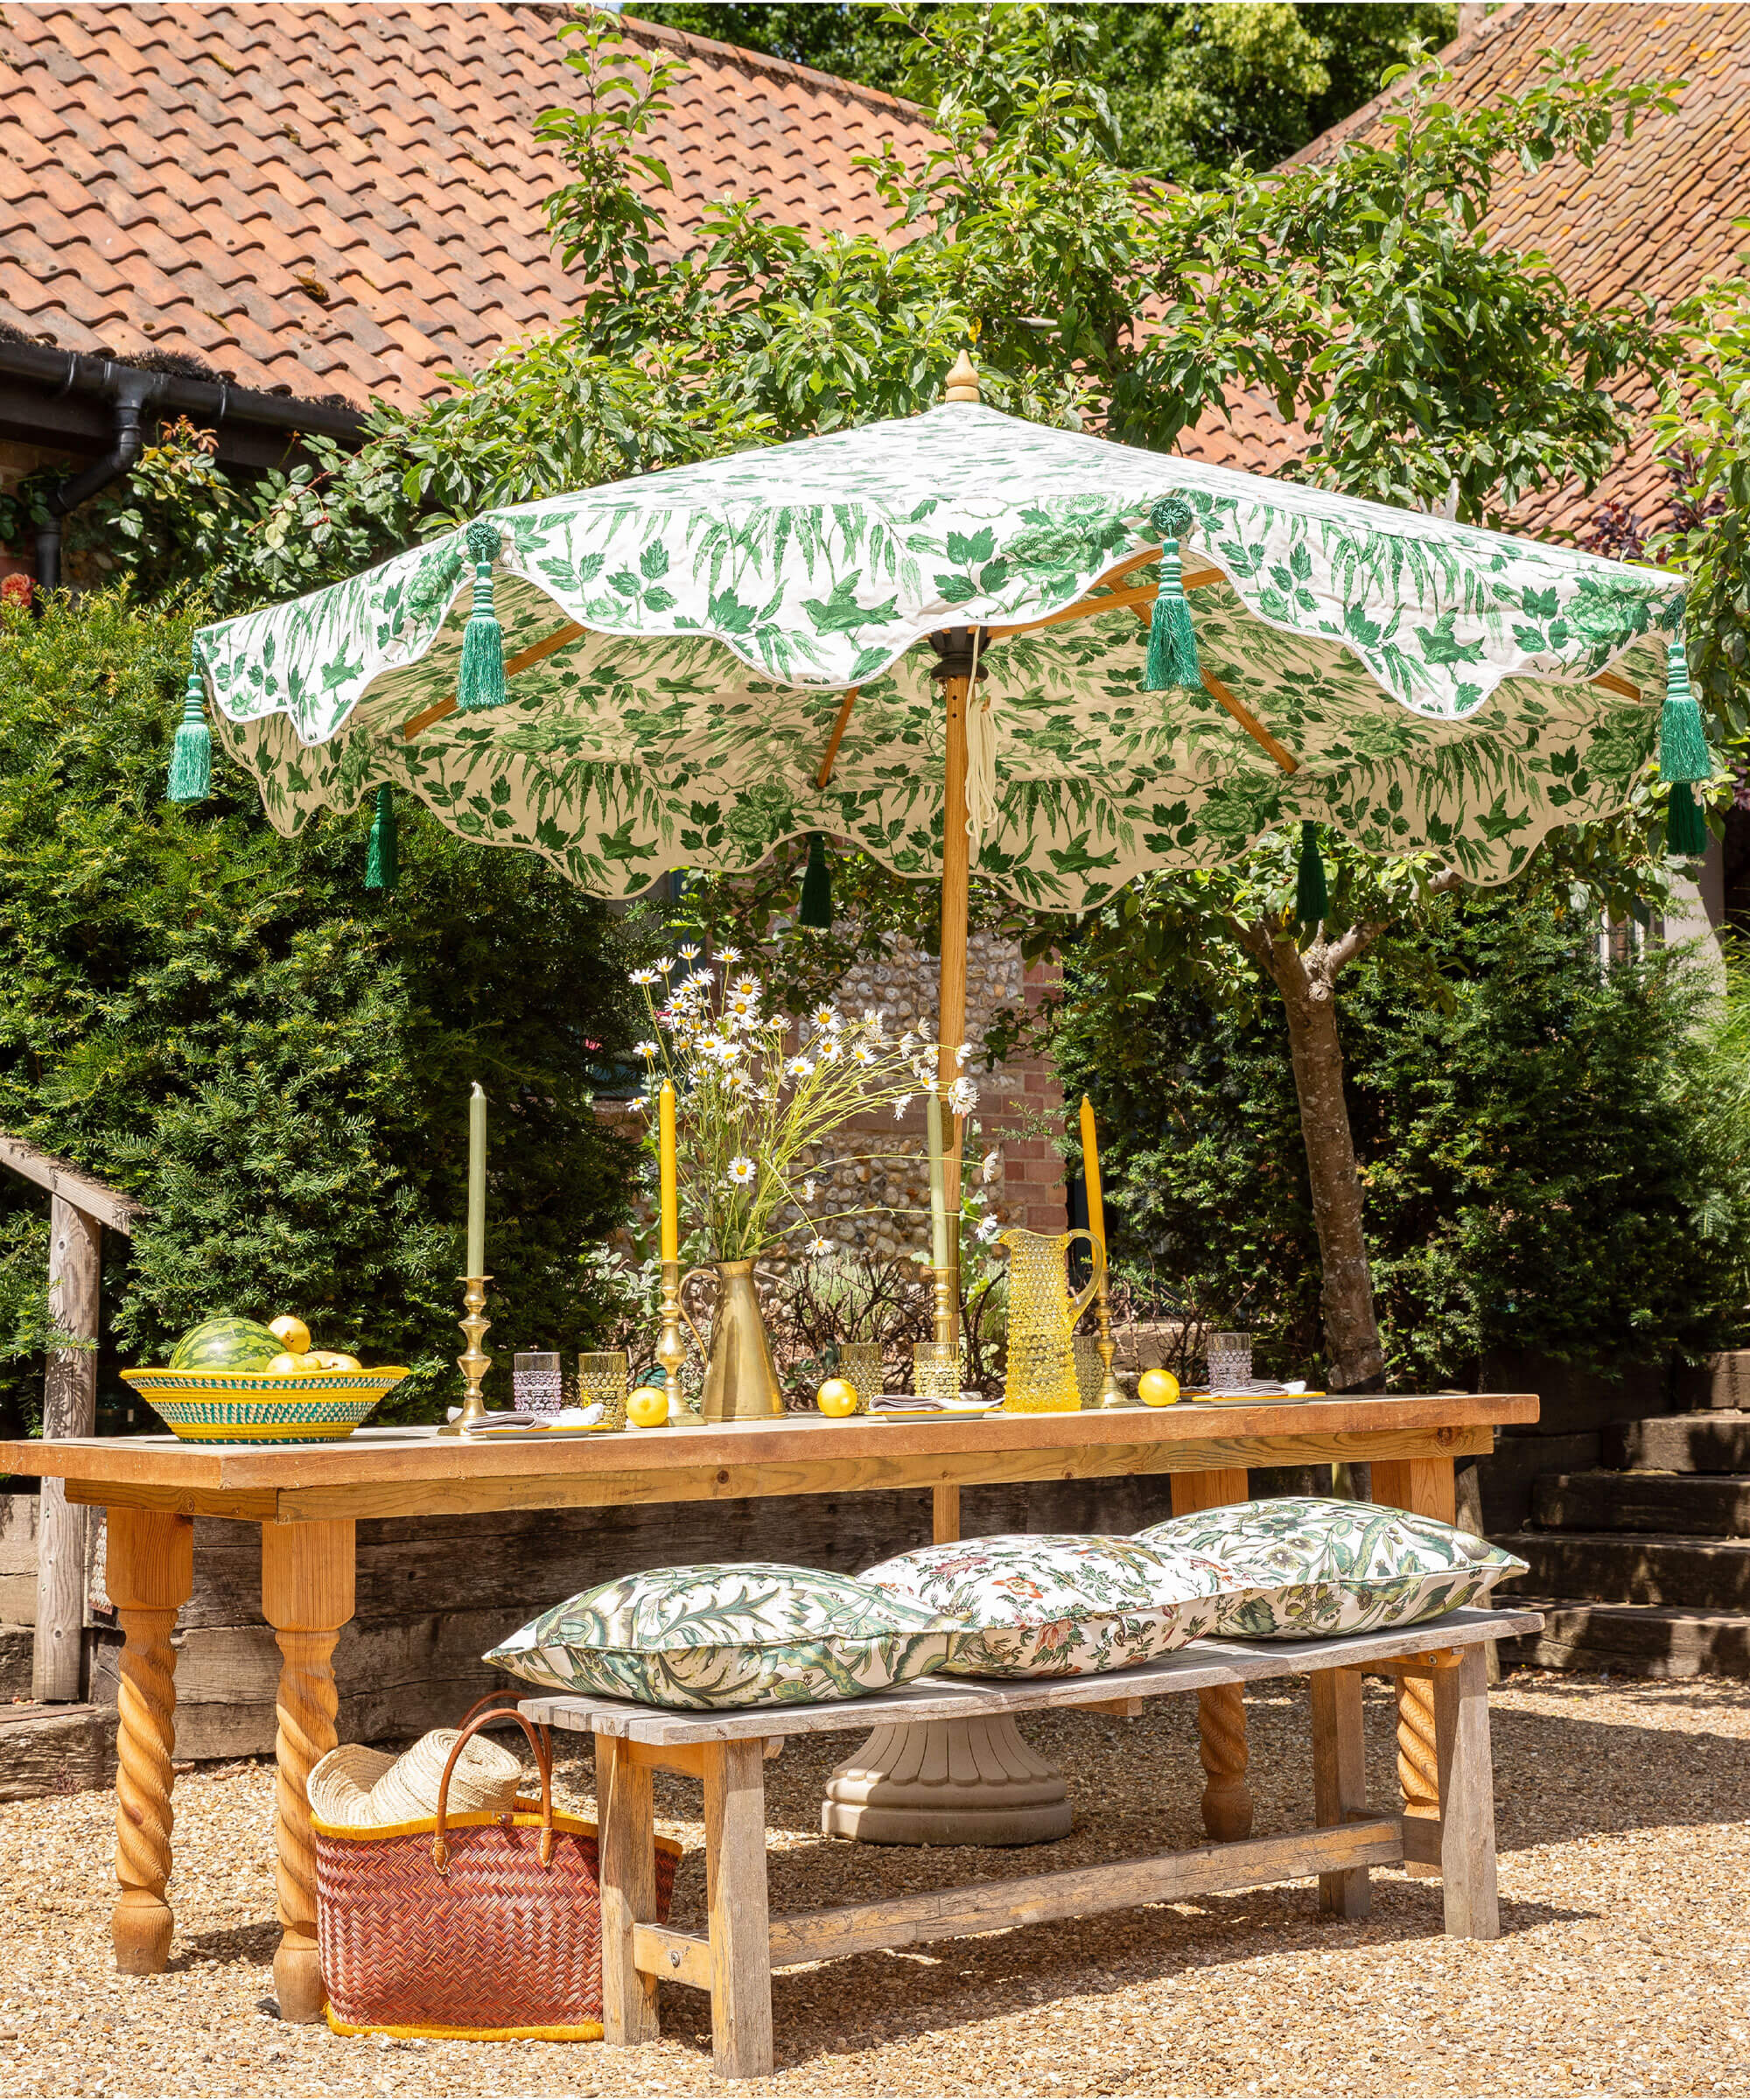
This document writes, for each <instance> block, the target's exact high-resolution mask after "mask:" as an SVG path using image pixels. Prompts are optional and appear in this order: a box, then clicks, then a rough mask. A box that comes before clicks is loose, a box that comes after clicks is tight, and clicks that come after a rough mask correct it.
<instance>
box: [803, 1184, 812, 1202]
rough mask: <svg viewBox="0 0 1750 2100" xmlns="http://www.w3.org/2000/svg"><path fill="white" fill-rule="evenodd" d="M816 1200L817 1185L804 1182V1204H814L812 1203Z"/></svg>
mask: <svg viewBox="0 0 1750 2100" xmlns="http://www.w3.org/2000/svg"><path fill="white" fill-rule="evenodd" d="M814 1200H815V1184H814V1183H813V1182H812V1181H804V1182H803V1184H802V1201H803V1202H804V1203H812V1202H813V1201H814Z"/></svg>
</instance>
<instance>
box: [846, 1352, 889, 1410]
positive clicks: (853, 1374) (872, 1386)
mask: <svg viewBox="0 0 1750 2100" xmlns="http://www.w3.org/2000/svg"><path fill="white" fill-rule="evenodd" d="M838 1375H839V1376H840V1377H841V1378H844V1379H845V1380H847V1381H848V1382H849V1383H851V1384H852V1385H854V1386H855V1387H856V1388H857V1397H858V1400H859V1401H861V1402H862V1404H863V1405H864V1406H865V1408H866V1407H867V1406H868V1405H869V1404H870V1402H871V1401H872V1400H878V1399H879V1398H880V1397H881V1345H880V1343H879V1341H842V1342H840V1343H839V1345H838Z"/></svg>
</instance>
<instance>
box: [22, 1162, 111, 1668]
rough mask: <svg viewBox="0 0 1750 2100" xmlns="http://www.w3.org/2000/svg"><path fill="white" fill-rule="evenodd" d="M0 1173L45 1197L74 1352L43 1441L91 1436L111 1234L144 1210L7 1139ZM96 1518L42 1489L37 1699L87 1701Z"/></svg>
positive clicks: (52, 1283) (54, 1281) (59, 1319)
mask: <svg viewBox="0 0 1750 2100" xmlns="http://www.w3.org/2000/svg"><path fill="white" fill-rule="evenodd" d="M0 1166H10V1167H11V1169H12V1171H13V1173H16V1174H22V1175H23V1176H24V1178H25V1180H27V1181H34V1182H35V1183H36V1185H37V1187H38V1188H45V1189H47V1191H48V1192H49V1195H50V1198H51V1204H50V1215H49V1319H50V1320H51V1322H52V1324H53V1326H54V1327H55V1329H56V1331H57V1333H58V1334H60V1335H62V1336H64V1337H65V1338H66V1341H67V1343H68V1345H69V1346H68V1347H66V1348H59V1349H52V1350H51V1351H50V1352H49V1358H48V1368H47V1371H46V1374H45V1377H44V1380H43V1434H44V1436H45V1437H88V1436H90V1435H92V1434H93V1433H94V1432H95V1429H96V1427H97V1329H98V1310H99V1307H98V1294H99V1289H100V1285H101V1280H102V1269H103V1228H104V1227H105V1226H106V1225H107V1226H109V1229H111V1231H113V1232H119V1233H123V1234H124V1235H128V1236H131V1234H132V1232H133V1228H134V1220H135V1219H136V1218H137V1217H138V1215H140V1207H139V1205H138V1204H137V1203H136V1202H135V1201H133V1200H132V1198H131V1197H129V1196H124V1195H123V1194H121V1192H120V1191H119V1190H118V1189H114V1188H109V1187H106V1186H105V1185H104V1184H103V1183H102V1181H95V1180H93V1179H92V1178H91V1176H90V1175H89V1174H86V1173H81V1172H80V1170H79V1168H78V1167H76V1166H69V1165H68V1163H67V1162H66V1160H65V1159H56V1158H55V1156H54V1154H53V1153H52V1152H39V1151H38V1148H37V1147H36V1146H35V1145H29V1144H27V1143H26V1142H25V1139H24V1138H13V1137H10V1136H8V1134H7V1133H6V1132H5V1131H0ZM89 1525H90V1512H89V1511H88V1510H86V1509H81V1508H80V1507H79V1506H78V1505H77V1504H75V1503H71V1502H68V1501H67V1499H66V1493H65V1492H64V1490H63V1488H62V1485H61V1483H60V1481H47V1480H45V1481H44V1482H43V1486H42V1502H41V1504H40V1506H39V1508H38V1514H37V1632H36V1640H35V1642H34V1644H33V1646H32V1648H31V1698H33V1699H55V1700H73V1699H80V1698H84V1696H85V1684H84V1672H85V1663H84V1646H85V1642H84V1633H85V1595H86V1562H87V1558H88V1551H89Z"/></svg>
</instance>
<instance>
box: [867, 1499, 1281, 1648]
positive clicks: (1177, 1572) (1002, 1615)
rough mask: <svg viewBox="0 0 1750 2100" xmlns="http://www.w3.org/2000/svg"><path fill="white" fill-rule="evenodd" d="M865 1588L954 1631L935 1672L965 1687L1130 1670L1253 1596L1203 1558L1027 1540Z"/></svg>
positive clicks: (1136, 1545) (918, 1558) (882, 1574)
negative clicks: (979, 1680)
mask: <svg viewBox="0 0 1750 2100" xmlns="http://www.w3.org/2000/svg"><path fill="white" fill-rule="evenodd" d="M863 1580H864V1581H865V1582H867V1583H873V1584H874V1585H875V1586H877V1587H878V1588H879V1589H882V1590H885V1591H886V1592H888V1593H890V1594H892V1595H893V1596H894V1597H902V1598H905V1599H907V1600H908V1601H909V1602H911V1603H912V1604H914V1605H916V1606H918V1607H921V1608H922V1609H924V1610H926V1611H934V1612H940V1613H941V1614H942V1616H943V1617H944V1618H952V1619H955V1620H957V1621H960V1622H961V1623H962V1625H963V1626H964V1627H965V1628H966V1629H967V1632H966V1636H965V1638H964V1639H963V1640H962V1641H961V1642H960V1643H959V1644H958V1646H957V1647H956V1651H955V1653H954V1654H953V1655H952V1656H950V1657H949V1659H948V1660H947V1661H946V1662H944V1663H942V1669H943V1670H944V1671H946V1672H947V1673H948V1674H949V1675H950V1676H955V1677H1084V1676H1091V1675H1094V1674H1096V1673H1097V1672H1099V1671H1102V1670H1124V1669H1128V1668H1129V1666H1130V1665H1131V1663H1147V1662H1150V1661H1152V1659H1153V1658H1154V1657H1155V1656H1164V1655H1166V1653H1167V1651H1168V1650H1169V1649H1175V1648H1182V1647H1183V1646H1184V1644H1185V1643H1186V1642H1187V1641H1194V1640H1196V1639H1197V1637H1198V1636H1199V1635H1201V1634H1208V1633H1213V1632H1214V1631H1215V1624H1216V1620H1217V1616H1218V1614H1219V1613H1220V1611H1221V1608H1222V1604H1223V1603H1224V1602H1227V1603H1231V1604H1237V1603H1238V1602H1240V1601H1241V1600H1243V1599H1244V1598H1248V1597H1250V1595H1251V1594H1252V1590H1251V1587H1250V1586H1249V1585H1248V1584H1246V1583H1244V1582H1243V1580H1242V1579H1241V1578H1240V1577H1238V1576H1236V1575H1235V1574H1234V1573H1233V1572H1231V1571H1230V1570H1229V1569H1228V1568H1226V1567H1224V1566H1223V1565H1222V1564H1221V1563H1220V1562H1219V1561H1217V1560H1215V1559H1214V1558H1211V1557H1210V1556H1208V1555H1206V1554H1203V1553H1201V1552H1196V1551H1192V1550H1190V1549H1188V1548H1185V1547H1180V1546H1164V1547H1156V1546H1153V1545H1151V1544H1147V1543H1146V1542H1145V1541H1143V1540H1140V1539H1134V1538H1101V1537H1084V1536H1081V1535H1075V1536H1070V1535H1067V1534H1059V1535H1057V1536H1051V1535H1046V1536H1043V1537H1033V1536H1031V1535H1029V1534H1026V1533H1015V1534H1013V1535H1012V1536H1009V1537H994V1538H967V1539H960V1540H956V1542H955V1543H953V1544H949V1545H941V1546H922V1547H920V1548H919V1549H918V1551H916V1552H914V1553H901V1554H900V1555H898V1556H897V1557H896V1558H893V1559H892V1560H884V1561H883V1562H882V1563H881V1564H880V1565H879V1567H873V1568H865V1570H864V1572H863Z"/></svg>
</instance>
